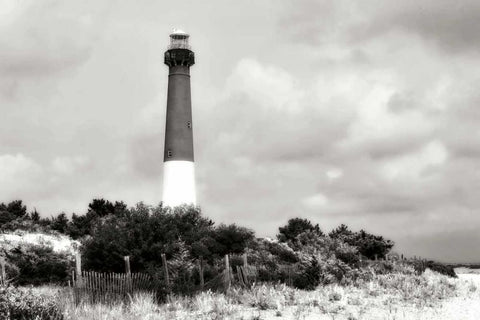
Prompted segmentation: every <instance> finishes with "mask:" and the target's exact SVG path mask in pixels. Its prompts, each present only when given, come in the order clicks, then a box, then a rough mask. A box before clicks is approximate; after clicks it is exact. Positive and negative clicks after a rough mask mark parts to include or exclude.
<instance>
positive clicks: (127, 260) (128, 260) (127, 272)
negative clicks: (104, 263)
mask: <svg viewBox="0 0 480 320" xmlns="http://www.w3.org/2000/svg"><path fill="white" fill-rule="evenodd" d="M123 260H125V273H126V274H127V275H130V256H125V257H123Z"/></svg>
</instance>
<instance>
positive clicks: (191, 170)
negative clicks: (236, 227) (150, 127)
mask: <svg viewBox="0 0 480 320" xmlns="http://www.w3.org/2000/svg"><path fill="white" fill-rule="evenodd" d="M188 38H189V35H188V34H187V33H185V32H183V31H181V30H176V29H174V30H173V33H172V34H171V35H170V45H169V46H168V50H167V51H166V52H165V64H166V65H167V66H168V68H169V73H168V96H167V119H166V121H167V122H166V126H165V149H164V158H163V163H164V167H163V203H164V205H166V206H170V207H175V206H178V205H181V204H196V194H195V167H194V160H193V132H192V130H193V122H192V101H191V95H190V66H192V65H193V64H194V63H195V55H194V53H193V52H192V50H190V45H189V44H188Z"/></svg>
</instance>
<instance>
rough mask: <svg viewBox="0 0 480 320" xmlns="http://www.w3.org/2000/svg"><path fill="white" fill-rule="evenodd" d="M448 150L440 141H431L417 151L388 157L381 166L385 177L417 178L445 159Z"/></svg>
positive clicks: (423, 175) (426, 173) (425, 174)
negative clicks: (392, 157)
mask: <svg viewBox="0 0 480 320" xmlns="http://www.w3.org/2000/svg"><path fill="white" fill-rule="evenodd" d="M447 156H448V152H447V150H446V148H445V146H444V145H443V144H442V143H441V142H440V141H432V142H430V143H428V144H427V145H426V146H424V147H423V148H422V149H421V150H420V151H419V152H417V153H414V154H409V155H402V156H400V157H397V158H394V159H389V160H388V161H386V163H385V164H384V165H383V167H382V168H381V171H382V174H383V175H384V176H385V178H387V179H390V180H392V179H409V180H413V179H418V178H422V177H425V176H428V175H429V174H431V171H432V170H435V169H436V168H437V167H438V166H441V165H443V164H444V163H445V161H446V160H447Z"/></svg>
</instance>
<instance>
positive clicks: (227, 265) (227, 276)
mask: <svg viewBox="0 0 480 320" xmlns="http://www.w3.org/2000/svg"><path fill="white" fill-rule="evenodd" d="M230 285H231V279H230V262H229V260H228V254H226V255H225V288H226V290H229V289H230Z"/></svg>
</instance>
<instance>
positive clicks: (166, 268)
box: [162, 253, 170, 288]
mask: <svg viewBox="0 0 480 320" xmlns="http://www.w3.org/2000/svg"><path fill="white" fill-rule="evenodd" d="M162 264H163V272H164V273H165V283H166V284H167V288H170V278H169V277H168V266H167V257H166V256H165V253H162Z"/></svg>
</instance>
